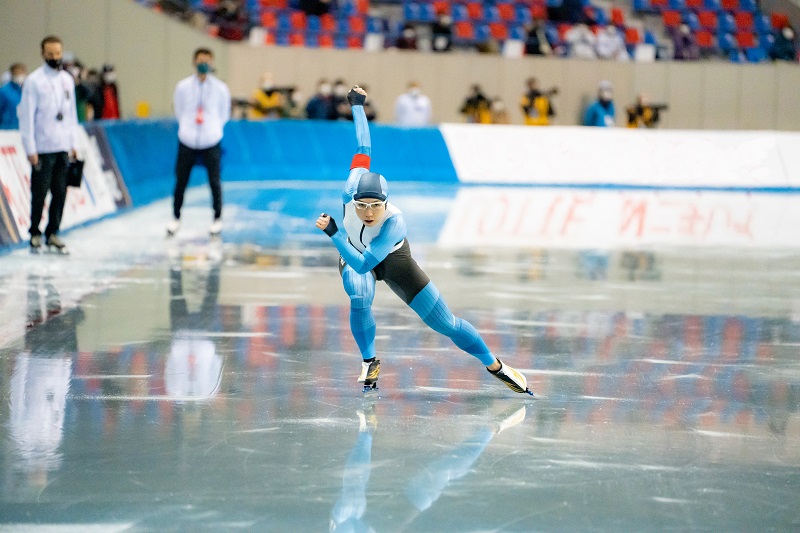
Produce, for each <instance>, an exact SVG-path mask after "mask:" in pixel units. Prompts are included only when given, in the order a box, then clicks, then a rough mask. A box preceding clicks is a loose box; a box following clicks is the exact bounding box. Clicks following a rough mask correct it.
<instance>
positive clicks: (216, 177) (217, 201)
mask: <svg viewBox="0 0 800 533" xmlns="http://www.w3.org/2000/svg"><path fill="white" fill-rule="evenodd" d="M221 160H222V147H221V145H219V144H217V145H216V146H212V147H211V148H207V149H206V150H203V164H204V165H205V167H206V170H208V186H209V188H210V189H211V205H212V207H213V208H214V220H218V219H219V218H221V217H222V184H221V178H220V176H221V172H220V161H221Z"/></svg>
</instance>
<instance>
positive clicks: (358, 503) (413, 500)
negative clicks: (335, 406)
mask: <svg viewBox="0 0 800 533" xmlns="http://www.w3.org/2000/svg"><path fill="white" fill-rule="evenodd" d="M358 416H359V430H358V438H357V439H356V444H355V446H353V449H352V451H351V452H350V455H349V456H348V458H347V463H346V464H345V467H344V473H343V475H342V494H341V496H340V497H339V499H338V500H337V501H336V503H335V504H334V506H333V509H331V521H330V531H374V529H373V528H372V527H371V526H370V525H369V523H368V522H367V521H366V520H365V518H364V515H365V513H366V510H367V495H366V494H367V483H368V482H369V476H370V471H371V468H372V465H371V460H372V435H373V433H374V432H375V429H376V427H377V418H376V417H375V414H374V413H373V412H371V411H369V410H368V411H366V412H361V411H359V413H358ZM523 420H525V407H524V406H523V407H520V408H518V409H516V410H513V411H512V412H511V414H508V415H506V416H503V417H502V418H501V419H500V420H499V422H493V423H491V424H487V425H485V426H483V427H480V428H478V429H477V430H476V431H475V432H474V433H473V434H472V435H470V436H469V437H467V438H466V439H465V440H464V441H463V442H462V443H461V444H460V445H459V446H458V447H457V448H456V449H455V450H451V451H450V452H448V453H446V454H444V455H442V456H441V457H439V458H437V459H435V460H433V461H431V462H430V463H429V464H428V465H427V466H426V467H425V468H423V469H422V470H420V471H419V472H418V473H417V474H416V475H415V476H414V477H413V478H411V481H409V483H408V485H407V486H406V488H405V491H404V495H405V501H406V503H408V504H409V505H408V506H406V510H405V512H404V513H403V514H402V515H394V516H395V517H396V518H397V519H398V520H397V522H395V524H394V525H400V521H401V520H402V521H403V523H402V525H403V526H407V525H408V524H410V523H411V522H412V521H413V520H414V519H415V518H416V517H417V516H418V515H419V514H420V513H422V512H423V511H426V510H427V509H429V508H430V507H431V506H432V505H433V504H434V503H435V502H436V500H438V499H439V497H440V496H441V495H442V493H443V492H444V490H445V489H446V488H447V486H448V485H449V484H450V482H452V481H455V480H457V479H460V478H462V477H463V476H464V475H466V474H467V473H469V471H470V469H471V468H472V465H473V464H475V461H477V460H478V457H480V456H481V454H482V453H483V451H484V450H485V449H486V446H488V444H489V442H491V440H492V439H493V438H494V436H495V435H497V434H498V433H500V432H501V431H503V430H505V429H508V428H510V427H512V426H515V425H517V424H519V423H520V422H522V421H523ZM397 529H402V528H400V527H398V528H397Z"/></svg>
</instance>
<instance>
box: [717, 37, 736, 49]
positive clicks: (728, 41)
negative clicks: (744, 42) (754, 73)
mask: <svg viewBox="0 0 800 533" xmlns="http://www.w3.org/2000/svg"><path fill="white" fill-rule="evenodd" d="M717 42H718V43H719V49H720V50H722V52H723V53H725V54H728V53H730V52H731V51H732V50H734V49H736V50H738V48H737V46H738V45H737V44H736V39H734V37H733V35H731V34H730V33H720V34H719V36H718V37H717Z"/></svg>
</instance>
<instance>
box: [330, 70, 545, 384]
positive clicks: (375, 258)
mask: <svg viewBox="0 0 800 533" xmlns="http://www.w3.org/2000/svg"><path fill="white" fill-rule="evenodd" d="M366 99H367V93H366V91H364V90H363V89H362V88H360V87H359V86H357V85H356V86H354V87H353V88H352V89H351V90H350V92H349V93H348V94H347V100H348V103H349V104H350V106H351V108H352V110H353V122H354V124H355V127H356V138H357V141H358V150H357V151H356V154H355V156H353V160H352V163H351V165H350V175H349V177H348V178H347V182H346V184H345V187H344V190H343V191H342V204H343V217H342V226H343V229H342V230H340V229H339V228H338V227H337V224H336V221H335V220H334V219H333V218H332V217H331V216H330V215H327V214H325V213H323V214H322V215H320V216H319V218H317V222H316V226H317V228H319V229H321V230H322V231H324V232H325V233H326V234H327V235H328V236H329V237H330V238H331V241H332V242H333V245H334V246H335V247H336V249H337V250H338V251H339V254H340V255H341V257H340V260H339V271H340V273H341V276H342V282H343V284H344V289H345V292H347V294H348V296H349V297H350V329H351V331H352V333H353V338H354V339H355V341H356V344H357V345H358V348H359V350H360V351H361V357H362V365H361V375H360V376H359V378H358V382H361V383H363V384H364V391H367V390H369V389H374V388H377V386H376V385H377V380H378V374H379V372H380V360H378V359H376V357H375V319H374V317H373V315H372V301H373V298H374V297H375V282H376V281H384V282H386V284H387V285H388V286H389V288H390V289H391V290H392V291H393V292H394V293H395V294H397V296H399V297H400V298H401V299H402V300H403V301H404V302H405V303H406V304H407V305H408V306H409V307H411V309H413V310H414V312H415V313H417V315H419V317H420V318H421V319H422V321H423V322H425V324H427V325H428V326H429V327H430V328H431V329H433V330H434V331H437V332H439V333H441V334H443V335H446V336H447V337H449V338H450V339H451V340H452V341H453V342H454V343H455V345H456V346H458V347H459V348H461V349H462V350H463V351H465V352H467V353H469V354H470V355H472V356H474V357H476V358H477V359H478V360H480V361H481V363H483V364H484V365H485V366H486V369H487V370H488V371H489V372H490V373H491V374H492V375H494V376H495V377H496V378H498V379H499V380H501V381H502V382H503V383H505V384H506V386H508V387H509V388H510V389H511V390H513V391H514V392H520V393H528V394H532V393H531V391H530V390H528V386H527V381H526V379H525V376H523V375H522V374H521V373H520V372H518V371H517V370H514V369H513V368H511V367H509V366H508V365H506V364H504V363H502V362H501V361H500V360H499V359H497V358H496V357H495V356H494V355H493V354H492V353H491V351H490V350H489V348H488V346H486V343H485V342H484V340H483V339H482V338H481V336H480V334H479V333H478V332H477V330H476V329H475V327H474V326H473V325H472V324H470V323H469V322H467V321H466V320H463V319H461V318H457V317H455V316H453V314H452V313H451V312H450V309H448V307H447V304H446V303H445V301H444V299H443V298H442V296H441V295H440V294H439V291H438V290H437V289H436V286H435V285H434V284H433V282H431V281H430V279H429V278H428V276H427V275H426V274H425V272H423V271H422V269H421V268H420V267H419V265H417V263H416V261H414V258H413V257H412V256H411V248H410V246H409V244H408V240H407V239H406V223H405V221H404V219H403V213H402V211H400V209H398V208H397V207H396V206H394V205H392V204H391V203H389V200H388V197H389V188H388V185H387V182H386V179H385V178H384V177H383V176H381V175H380V174H377V173H375V172H371V171H370V155H371V153H372V147H371V142H370V134H369V126H368V123H367V117H366V115H365V113H364V102H366Z"/></svg>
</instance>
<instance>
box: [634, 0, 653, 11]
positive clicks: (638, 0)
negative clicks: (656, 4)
mask: <svg viewBox="0 0 800 533" xmlns="http://www.w3.org/2000/svg"><path fill="white" fill-rule="evenodd" d="M633 10H634V11H635V12H636V13H651V12H653V11H654V10H653V6H651V5H650V0H633Z"/></svg>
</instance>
